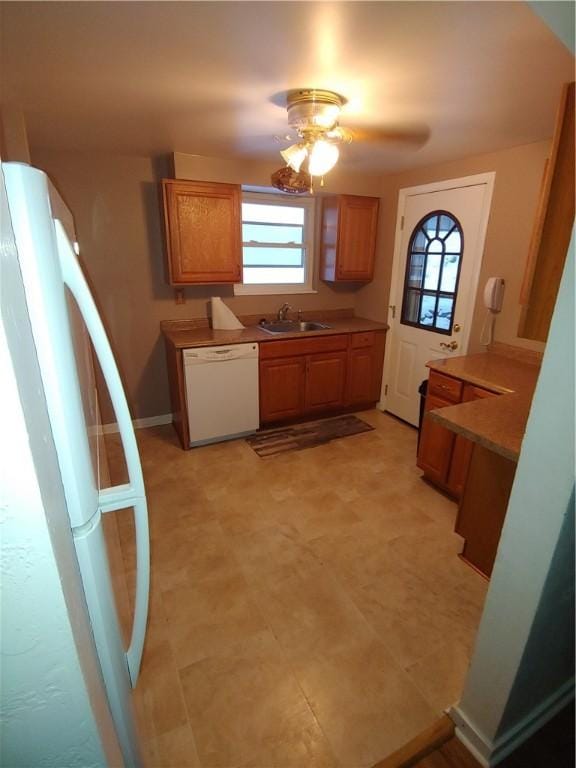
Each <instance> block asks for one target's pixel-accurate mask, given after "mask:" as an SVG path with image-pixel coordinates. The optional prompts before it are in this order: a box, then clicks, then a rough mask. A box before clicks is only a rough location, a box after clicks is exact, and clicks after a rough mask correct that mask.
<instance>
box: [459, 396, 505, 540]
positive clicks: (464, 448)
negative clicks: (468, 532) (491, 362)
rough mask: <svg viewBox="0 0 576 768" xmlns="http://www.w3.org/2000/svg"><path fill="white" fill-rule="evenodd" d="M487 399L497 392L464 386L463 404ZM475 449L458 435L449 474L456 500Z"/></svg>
mask: <svg viewBox="0 0 576 768" xmlns="http://www.w3.org/2000/svg"><path fill="white" fill-rule="evenodd" d="M486 397H497V395H496V393H495V392H490V391H489V390H487V389H483V388H482V387H476V386H474V385H473V384H464V390H463V392H462V402H463V403H469V402H472V401H473V400H482V399H484V398H486ZM473 447H474V443H472V442H471V441H470V440H467V439H466V438H465V437H463V436H462V435H456V439H455V440H454V449H453V451H452V461H451V462H450V470H449V472H448V489H449V490H450V491H451V492H452V493H453V494H454V496H456V498H460V497H461V496H462V493H463V492H464V487H465V485H466V478H467V476H468V468H469V466H470V459H471V457H472V449H473ZM455 530H456V533H460V531H459V530H458V520H456V528H455Z"/></svg>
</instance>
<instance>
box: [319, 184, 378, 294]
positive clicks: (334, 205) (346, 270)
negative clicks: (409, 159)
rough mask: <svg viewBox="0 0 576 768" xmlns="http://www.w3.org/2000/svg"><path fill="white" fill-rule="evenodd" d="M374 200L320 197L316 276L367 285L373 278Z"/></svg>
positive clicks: (375, 206)
mask: <svg viewBox="0 0 576 768" xmlns="http://www.w3.org/2000/svg"><path fill="white" fill-rule="evenodd" d="M379 203H380V201H379V199H378V198H377V197H361V196H359V195H337V196H333V197H326V198H324V203H323V209H322V262H321V264H320V277H321V278H322V280H327V281H330V282H338V281H342V282H354V281H358V282H369V281H370V280H372V278H373V277H374V257H375V254H376V235H377V230H378V206H379Z"/></svg>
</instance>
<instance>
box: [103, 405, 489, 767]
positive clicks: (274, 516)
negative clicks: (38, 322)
mask: <svg viewBox="0 0 576 768" xmlns="http://www.w3.org/2000/svg"><path fill="white" fill-rule="evenodd" d="M361 417H362V419H365V420H366V421H368V422H369V423H370V424H372V425H373V426H374V430H373V431H371V432H366V433H364V434H359V435H354V436H352V437H346V438H343V439H338V440H334V441H333V442H331V443H328V444H327V445H321V446H318V447H315V448H311V449H309V450H302V451H296V452H292V453H284V454H281V455H279V456H275V457H272V458H267V459H261V458H259V457H258V456H257V455H256V454H255V453H254V451H253V450H252V449H251V448H250V447H249V446H248V445H247V444H246V442H245V441H244V440H236V441H233V442H229V443H222V444H218V445H211V446H205V447H202V448H197V449H194V450H191V451H183V450H181V449H180V448H179V446H178V443H177V440H176V437H175V434H174V432H173V430H172V428H171V427H170V426H166V427H156V428H152V429H142V430H138V433H137V436H138V443H139V448H140V452H141V456H142V460H143V469H144V479H145V482H146V487H147V495H148V501H149V514H150V532H151V566H152V568H151V570H152V583H151V596H150V616H149V623H148V632H147V639H146V645H145V649H144V658H143V663H142V671H141V677H140V680H139V683H138V686H137V688H136V693H135V704H136V710H137V714H138V718H139V723H140V730H141V737H142V743H143V745H144V747H145V749H146V751H147V753H148V760H147V764H148V765H149V766H154V768H156V766H166V767H168V766H174V768H369V767H370V766H372V765H374V763H375V762H376V761H377V760H379V759H381V758H383V757H385V756H386V755H389V754H391V753H392V752H393V751H394V750H396V749H398V748H399V747H400V746H401V745H402V744H405V743H406V742H407V741H409V740H410V739H412V738H413V737H414V736H416V735H417V734H418V733H420V732H421V731H423V730H424V729H426V728H428V727H429V726H430V725H432V724H433V723H434V722H435V721H436V720H437V719H438V718H439V717H440V716H441V715H442V712H443V711H444V709H445V708H447V707H448V706H450V705H451V704H453V703H455V702H456V701H457V700H458V698H459V696H460V692H461V689H462V684H463V680H464V677H465V675H466V671H467V667H468V663H469V659H470V654H471V649H472V645H473V642H474V637H475V633H476V628H477V624H478V621H479V618H480V614H481V611H482V606H483V602H484V597H485V593H486V581H485V580H484V579H483V578H482V577H480V576H479V575H478V574H477V573H475V572H474V571H473V570H472V569H471V568H470V567H468V566H467V565H466V564H464V563H463V562H462V561H461V560H460V559H459V558H458V556H457V553H458V552H459V551H460V550H461V547H462V540H461V539H460V537H458V536H456V535H455V534H454V532H453V529H454V520H455V515H456V505H455V504H454V503H453V502H451V501H449V500H448V499H446V498H445V497H444V496H442V495H441V494H440V493H438V492H437V491H435V490H434V489H433V488H431V487H430V486H428V485H426V483H424V482H423V481H422V479H421V477H420V475H421V473H420V471H419V470H418V469H417V468H416V463H415V454H416V437H417V434H416V431H415V430H414V429H412V428H410V427H408V426H406V425H405V424H402V423H400V422H398V421H397V420H395V419H393V418H392V417H389V416H386V415H384V414H382V413H380V412H378V411H369V412H366V413H362V414H361ZM109 446H110V454H111V465H112V467H111V468H112V470H113V474H114V478H113V479H114V481H115V482H118V481H121V480H122V477H121V473H120V476H119V465H120V463H121V462H120V459H119V452H118V450H117V447H118V440H117V436H113V435H112V436H109ZM110 514H111V515H114V517H115V522H116V523H117V527H118V531H119V538H120V543H121V547H120V549H121V551H122V558H121V561H123V563H124V566H123V567H124V569H125V577H126V579H127V581H128V584H129V585H132V584H133V581H134V544H133V542H134V533H133V524H132V513H131V511H130V510H122V511H119V512H118V513H110ZM106 517H107V518H108V517H109V515H107V516H106Z"/></svg>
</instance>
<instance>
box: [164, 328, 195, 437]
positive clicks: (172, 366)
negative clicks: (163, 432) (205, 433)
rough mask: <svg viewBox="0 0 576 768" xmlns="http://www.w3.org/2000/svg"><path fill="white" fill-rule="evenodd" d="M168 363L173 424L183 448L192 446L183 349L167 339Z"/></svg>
mask: <svg viewBox="0 0 576 768" xmlns="http://www.w3.org/2000/svg"><path fill="white" fill-rule="evenodd" d="M165 344H166V363H167V367H168V384H169V388H170V404H171V407H172V424H173V425H174V429H175V430H176V432H177V434H178V437H179V438H180V443H181V445H182V448H186V449H187V448H190V436H189V431H188V411H187V408H186V383H185V381H184V362H183V360H182V350H181V349H176V347H174V345H172V344H170V342H169V341H167V340H166V342H165Z"/></svg>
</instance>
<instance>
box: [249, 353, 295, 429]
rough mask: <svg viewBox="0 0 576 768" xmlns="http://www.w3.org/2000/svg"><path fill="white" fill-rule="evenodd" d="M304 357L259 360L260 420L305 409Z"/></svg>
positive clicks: (274, 419)
mask: <svg viewBox="0 0 576 768" xmlns="http://www.w3.org/2000/svg"><path fill="white" fill-rule="evenodd" d="M305 372H306V358H305V357H286V358H282V359H281V360H262V361H260V421H261V422H263V423H265V422H268V421H280V420H282V419H293V418H296V417H297V416H300V415H301V414H302V412H303V410H304V377H305Z"/></svg>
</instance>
